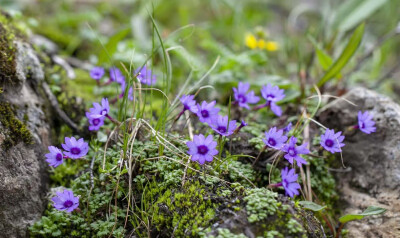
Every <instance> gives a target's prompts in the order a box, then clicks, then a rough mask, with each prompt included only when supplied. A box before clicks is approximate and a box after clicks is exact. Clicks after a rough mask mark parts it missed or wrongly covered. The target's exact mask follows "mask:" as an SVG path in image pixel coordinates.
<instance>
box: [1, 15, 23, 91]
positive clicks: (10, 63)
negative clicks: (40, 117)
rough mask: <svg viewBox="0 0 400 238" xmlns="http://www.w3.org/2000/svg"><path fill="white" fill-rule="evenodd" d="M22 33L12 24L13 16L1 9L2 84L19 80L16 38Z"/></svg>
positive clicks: (14, 82)
mask: <svg viewBox="0 0 400 238" xmlns="http://www.w3.org/2000/svg"><path fill="white" fill-rule="evenodd" d="M20 35H21V33H20V32H19V31H18V30H17V29H16V28H15V27H14V26H13V25H12V24H11V16H9V15H8V14H7V13H5V12H3V11H0V86H3V85H5V84H16V83H17V82H18V77H17V69H16V51H17V48H16V46H15V44H14V40H15V39H16V38H17V37H19V36H20Z"/></svg>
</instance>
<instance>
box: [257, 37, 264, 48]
mask: <svg viewBox="0 0 400 238" xmlns="http://www.w3.org/2000/svg"><path fill="white" fill-rule="evenodd" d="M258 48H260V49H264V48H265V40H263V39H261V40H259V41H258Z"/></svg>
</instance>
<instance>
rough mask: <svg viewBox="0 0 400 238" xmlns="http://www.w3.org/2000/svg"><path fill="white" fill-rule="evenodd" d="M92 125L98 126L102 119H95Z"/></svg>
mask: <svg viewBox="0 0 400 238" xmlns="http://www.w3.org/2000/svg"><path fill="white" fill-rule="evenodd" d="M92 123H93V125H95V126H97V125H98V124H99V123H100V119H98V118H95V119H93V121H92Z"/></svg>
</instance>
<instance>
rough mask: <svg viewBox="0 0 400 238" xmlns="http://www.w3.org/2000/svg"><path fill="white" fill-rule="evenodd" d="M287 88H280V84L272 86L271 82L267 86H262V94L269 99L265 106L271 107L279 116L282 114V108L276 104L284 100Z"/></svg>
mask: <svg viewBox="0 0 400 238" xmlns="http://www.w3.org/2000/svg"><path fill="white" fill-rule="evenodd" d="M284 92H285V90H283V89H279V87H278V86H272V85H271V84H267V86H263V87H262V88H261V96H262V97H263V98H264V99H265V100H267V103H266V104H265V106H268V107H270V108H271V111H272V112H274V113H275V115H277V116H279V117H280V116H281V115H282V109H281V108H280V107H279V106H278V105H276V102H278V101H280V100H282V99H283V98H284V97H285V93H284Z"/></svg>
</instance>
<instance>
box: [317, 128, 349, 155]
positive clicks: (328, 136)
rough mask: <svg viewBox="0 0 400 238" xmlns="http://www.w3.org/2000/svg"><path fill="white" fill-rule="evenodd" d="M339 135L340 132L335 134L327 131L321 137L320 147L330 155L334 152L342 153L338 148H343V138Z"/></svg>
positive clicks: (332, 131)
mask: <svg viewBox="0 0 400 238" xmlns="http://www.w3.org/2000/svg"><path fill="white" fill-rule="evenodd" d="M341 134H342V132H341V131H339V132H338V133H336V134H335V131H334V130H330V129H327V130H326V131H325V134H324V135H321V145H322V146H323V147H324V148H325V150H327V151H329V152H331V153H332V154H333V153H335V152H342V150H341V149H340V148H341V147H343V146H344V144H343V143H342V142H343V140H344V136H342V135H341Z"/></svg>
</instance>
